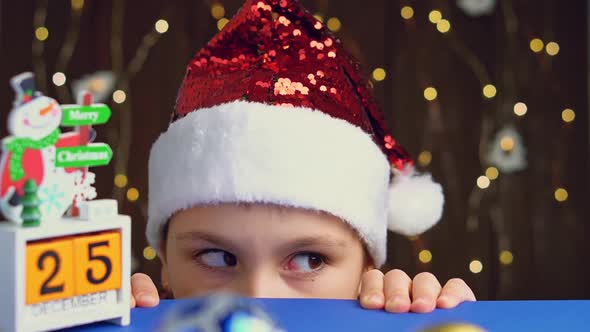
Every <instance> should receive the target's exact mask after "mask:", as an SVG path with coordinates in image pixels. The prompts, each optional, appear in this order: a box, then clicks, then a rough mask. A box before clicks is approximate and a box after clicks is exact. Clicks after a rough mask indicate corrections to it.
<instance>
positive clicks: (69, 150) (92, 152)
mask: <svg viewBox="0 0 590 332" xmlns="http://www.w3.org/2000/svg"><path fill="white" fill-rule="evenodd" d="M112 157H113V151H112V150H111V147H110V146H108V145H107V144H104V143H94V144H89V145H82V146H75V147H66V148H57V149H56V150H55V166H57V167H91V166H104V165H108V163H109V162H110V161H111V158H112Z"/></svg>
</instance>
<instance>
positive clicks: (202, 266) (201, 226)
mask: <svg viewBox="0 0 590 332" xmlns="http://www.w3.org/2000/svg"><path fill="white" fill-rule="evenodd" d="M163 248H164V251H163V256H164V257H163V258H164V259H163V271H162V272H163V278H164V279H165V281H166V282H167V283H168V285H169V287H170V289H171V290H172V292H173V293H174V296H175V297H176V298H182V297H188V296H200V295H204V294H206V293H209V292H211V291H214V290H228V291H233V292H236V293H238V294H241V295H243V296H251V297H266V298H280V297H289V298H298V297H313V298H341V299H356V298H357V296H358V288H359V283H360V280H361V276H362V273H363V272H365V271H367V270H368V269H370V268H372V267H371V266H369V264H367V260H366V259H365V251H364V247H363V245H362V243H361V241H360V240H359V238H358V237H357V235H356V233H355V232H354V231H353V230H352V229H351V228H349V227H348V226H347V225H346V224H344V223H343V222H342V221H341V220H340V219H338V218H336V217H334V216H331V215H328V214H325V213H317V212H311V211H306V210H302V209H296V208H284V207H276V206H272V205H261V204H252V205H236V204H223V205H217V206H202V207H195V208H191V209H188V210H184V211H181V212H179V213H177V214H176V215H174V217H173V218H172V219H171V220H170V224H169V227H168V234H167V237H166V241H165V243H164V244H163Z"/></svg>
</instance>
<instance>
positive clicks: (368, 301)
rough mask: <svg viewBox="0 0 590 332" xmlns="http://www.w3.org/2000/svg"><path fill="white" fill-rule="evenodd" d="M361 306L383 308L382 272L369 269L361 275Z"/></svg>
mask: <svg viewBox="0 0 590 332" xmlns="http://www.w3.org/2000/svg"><path fill="white" fill-rule="evenodd" d="M360 300H361V306H362V307H363V308H366V309H383V306H384V305H385V296H384V295H383V272H381V271H379V270H371V271H369V272H367V273H365V274H364V275H363V279H362V281H361V294H360Z"/></svg>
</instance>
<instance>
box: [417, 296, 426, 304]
mask: <svg viewBox="0 0 590 332" xmlns="http://www.w3.org/2000/svg"><path fill="white" fill-rule="evenodd" d="M414 302H415V303H419V302H421V303H428V299H427V298H425V297H419V298H417V299H414Z"/></svg>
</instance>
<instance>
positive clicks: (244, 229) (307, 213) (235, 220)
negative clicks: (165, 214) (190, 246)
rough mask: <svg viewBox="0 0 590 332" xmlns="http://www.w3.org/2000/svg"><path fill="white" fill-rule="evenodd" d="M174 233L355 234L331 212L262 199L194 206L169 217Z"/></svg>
mask: <svg viewBox="0 0 590 332" xmlns="http://www.w3.org/2000/svg"><path fill="white" fill-rule="evenodd" d="M170 223H173V224H174V228H175V231H176V232H177V233H187V234H191V233H192V234H201V235H202V234H203V233H207V234H218V235H232V234H238V235H239V234H242V233H243V234H247V233H250V234H251V233H255V234H261V235H263V234H266V233H268V234H269V235H274V236H277V235H280V237H278V238H277V240H281V241H291V240H293V239H298V238H306V239H315V240H321V239H324V240H326V239H327V238H328V237H330V238H335V239H336V240H337V239H338V238H347V239H348V238H351V237H353V238H357V234H356V232H355V231H354V230H353V229H352V228H351V227H350V226H349V225H348V224H346V223H345V222H344V221H342V220H341V219H340V218H337V217H335V216H333V215H331V214H328V213H325V212H322V211H317V210H308V209H303V208H296V207H288V206H281V205H274V204H262V203H231V204H216V205H203V206H195V207H192V208H190V209H187V210H183V211H179V212H178V213H177V214H175V216H173V217H172V219H171V221H170Z"/></svg>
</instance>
